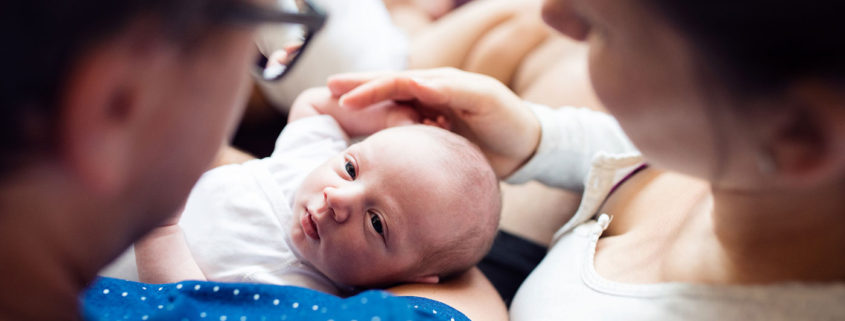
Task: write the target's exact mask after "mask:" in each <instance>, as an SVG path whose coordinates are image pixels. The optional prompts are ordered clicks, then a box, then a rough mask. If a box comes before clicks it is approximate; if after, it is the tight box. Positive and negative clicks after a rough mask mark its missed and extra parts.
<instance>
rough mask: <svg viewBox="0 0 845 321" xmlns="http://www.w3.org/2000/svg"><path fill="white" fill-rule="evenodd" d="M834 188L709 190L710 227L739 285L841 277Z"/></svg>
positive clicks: (844, 257)
mask: <svg viewBox="0 0 845 321" xmlns="http://www.w3.org/2000/svg"><path fill="white" fill-rule="evenodd" d="M839 191H840V189H836V188H823V189H822V188H820V189H818V190H812V191H768V192H765V193H764V192H759V193H752V192H742V191H736V190H722V189H719V188H713V200H714V202H713V206H714V208H713V214H712V217H713V227H714V231H715V235H716V239H717V241H718V243H719V244H720V248H721V250H722V253H721V258H722V259H723V260H724V263H725V264H724V266H726V267H728V268H729V271H728V272H729V273H731V275H732V276H733V277H734V278H735V279H736V280H737V281H738V282H743V283H773V282H784V281H811V282H812V281H820V282H829V281H845V206H843V204H845V201H843V200H842V193H841V192H839Z"/></svg>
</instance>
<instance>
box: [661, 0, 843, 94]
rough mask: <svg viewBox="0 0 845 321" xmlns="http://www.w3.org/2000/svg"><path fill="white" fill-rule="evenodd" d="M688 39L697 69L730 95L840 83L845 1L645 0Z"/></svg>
mask: <svg viewBox="0 0 845 321" xmlns="http://www.w3.org/2000/svg"><path fill="white" fill-rule="evenodd" d="M650 1H651V3H652V4H654V5H655V7H656V8H657V9H658V12H659V13H660V14H661V15H662V16H665V17H666V18H667V19H668V21H669V22H670V23H671V24H673V25H675V26H676V27H678V28H679V29H680V30H681V33H682V34H685V35H687V36H689V38H690V40H691V43H693V46H694V49H695V50H697V51H699V52H698V54H699V55H702V58H704V59H702V60H701V61H706V62H707V63H708V65H707V66H699V67H700V68H702V69H705V70H706V72H707V73H708V74H710V75H714V76H716V77H717V80H719V81H722V82H724V85H725V86H728V88H729V89H730V90H731V91H733V92H739V93H743V94H751V95H754V94H760V93H771V92H775V91H779V90H782V89H785V88H786V87H787V86H789V85H790V84H791V83H792V82H794V81H796V80H800V79H818V80H822V81H828V82H832V83H833V84H835V85H843V84H845V19H844V18H843V15H844V14H845V1H841V0H804V1H796V0H706V1H705V0H650Z"/></svg>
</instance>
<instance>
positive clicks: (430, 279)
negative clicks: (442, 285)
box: [411, 275, 440, 284]
mask: <svg viewBox="0 0 845 321" xmlns="http://www.w3.org/2000/svg"><path fill="white" fill-rule="evenodd" d="M411 282H413V283H428V284H437V283H438V282H440V277H439V276H436V275H427V276H418V277H415V278H412V279H411Z"/></svg>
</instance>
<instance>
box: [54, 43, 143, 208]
mask: <svg viewBox="0 0 845 321" xmlns="http://www.w3.org/2000/svg"><path fill="white" fill-rule="evenodd" d="M142 29H143V28H133V27H129V30H128V31H126V32H121V33H120V35H119V36H117V37H115V39H113V40H106V41H105V42H104V43H102V44H101V45H99V46H95V47H93V48H91V49H89V50H88V51H87V52H85V53H84V54H83V55H82V56H80V57H79V58H77V59H76V60H75V61H74V62H72V63H71V68H70V69H69V74H68V75H67V76H66V77H65V82H64V86H63V87H62V91H61V96H60V100H59V101H58V104H59V108H60V110H59V114H58V115H59V117H58V119H57V120H58V123H57V127H56V128H58V137H59V140H58V143H59V146H58V152H59V153H60V154H59V157H60V158H61V159H62V161H63V163H64V165H66V166H68V167H69V168H70V169H71V170H72V171H73V172H74V174H75V175H76V176H77V178H79V179H81V181H82V182H83V184H84V185H86V186H87V187H88V188H91V189H92V190H93V191H95V192H97V193H104V194H115V193H119V192H120V190H121V189H122V188H123V187H124V186H125V185H127V184H128V183H129V182H128V180H129V176H130V175H131V173H129V172H128V171H129V170H130V169H131V166H130V165H131V162H132V161H133V157H132V155H133V152H135V151H134V150H133V148H137V147H136V145H137V144H135V142H134V141H133V140H132V139H133V138H134V136H133V131H132V130H133V125H137V124H133V121H134V120H136V118H138V117H137V113H138V109H139V108H138V107H139V106H138V105H139V104H140V103H141V101H142V100H143V97H142V94H143V92H144V90H145V88H144V87H143V84H142V81H141V80H139V78H141V77H142V75H140V73H142V71H141V70H140V69H141V68H142V67H143V66H147V67H149V65H150V63H151V61H150V59H144V58H152V57H150V55H149V53H150V52H151V51H149V52H146V53H144V52H139V48H140V47H142V46H143V45H139V44H138V42H139V41H143V40H147V41H149V39H150V38H149V37H146V39H139V38H140V37H139V35H140V34H141V33H143V32H144V31H142ZM147 31H148V30H147ZM133 41H134V44H133ZM146 49H149V48H146ZM147 67H143V68H147ZM135 130H137V128H135Z"/></svg>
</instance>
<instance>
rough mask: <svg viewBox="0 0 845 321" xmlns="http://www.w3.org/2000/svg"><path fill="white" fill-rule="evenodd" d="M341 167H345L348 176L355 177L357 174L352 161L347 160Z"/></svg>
mask: <svg viewBox="0 0 845 321" xmlns="http://www.w3.org/2000/svg"><path fill="white" fill-rule="evenodd" d="M343 168H344V169H346V173H347V174H349V177H352V179H355V177H357V176H358V173H356V172H355V165H352V162H349V161H347V162H346V164H344V165H343Z"/></svg>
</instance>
